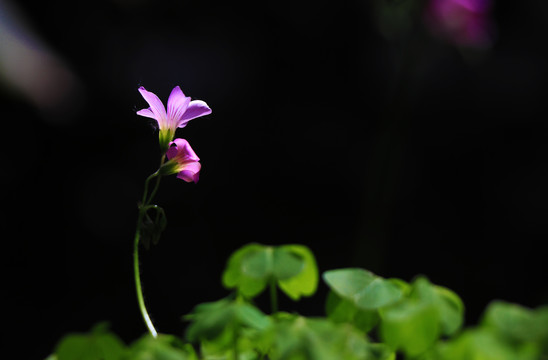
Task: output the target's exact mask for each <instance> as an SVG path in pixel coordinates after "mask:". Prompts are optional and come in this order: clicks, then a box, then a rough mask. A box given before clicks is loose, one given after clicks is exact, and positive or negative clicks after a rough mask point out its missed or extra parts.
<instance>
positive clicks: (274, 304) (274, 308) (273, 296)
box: [270, 278, 278, 314]
mask: <svg viewBox="0 0 548 360" xmlns="http://www.w3.org/2000/svg"><path fill="white" fill-rule="evenodd" d="M270 311H271V313H272V314H275V313H277V312H278V292H277V289H276V280H275V279H274V278H271V279H270Z"/></svg>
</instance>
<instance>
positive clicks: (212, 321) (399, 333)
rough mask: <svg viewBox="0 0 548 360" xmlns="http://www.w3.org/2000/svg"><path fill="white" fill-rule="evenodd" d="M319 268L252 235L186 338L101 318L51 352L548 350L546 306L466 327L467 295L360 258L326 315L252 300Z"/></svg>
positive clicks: (348, 359) (456, 357)
mask: <svg viewBox="0 0 548 360" xmlns="http://www.w3.org/2000/svg"><path fill="white" fill-rule="evenodd" d="M318 278H319V276H318V268H317V265H316V261H315V259H314V256H313V255H312V253H311V251H310V250H309V249H308V248H307V247H304V246H301V245H283V246H277V247H273V246H265V245H260V244H249V245H246V246H244V247H242V248H240V249H238V250H237V251H235V252H234V253H233V255H232V256H231V257H230V259H229V261H228V262H227V267H226V269H225V271H224V273H223V278H222V282H223V285H224V286H225V287H227V288H231V289H235V290H236V291H235V292H234V293H233V294H232V295H230V296H228V297H227V298H224V299H221V300H218V301H214V302H208V303H203V304H199V305H197V306H196V307H195V308H194V309H193V311H192V312H191V313H190V314H189V315H186V316H185V317H184V319H185V320H186V321H188V322H189V324H188V326H187V329H186V333H185V339H184V341H183V339H179V338H177V337H175V336H170V335H163V334H161V335H159V336H158V337H156V338H153V337H151V336H148V335H147V336H143V337H142V338H140V339H138V340H136V341H135V342H133V343H132V344H131V345H130V346H126V345H125V344H124V343H123V342H122V341H121V340H120V339H119V338H118V337H117V336H116V335H114V334H113V333H111V332H109V331H108V328H107V327H106V325H104V324H99V325H97V326H95V327H94V328H93V329H92V330H91V331H90V332H89V333H88V334H69V335H67V336H65V337H64V338H62V339H61V341H60V342H59V343H58V344H57V346H56V350H55V353H54V354H52V355H51V356H50V357H48V359H47V360H202V359H203V360H220V359H225V360H261V359H262V360H339V359H340V360H395V359H396V354H399V355H398V358H400V357H401V358H403V359H416V360H542V359H548V306H544V307H540V308H537V309H529V308H525V307H522V306H520V305H517V304H510V303H506V302H502V301H494V302H492V303H491V304H490V305H489V306H488V308H487V309H486V311H485V313H484V315H483V317H482V320H481V323H480V324H479V325H478V326H476V327H473V328H468V329H465V330H464V331H463V330H462V326H463V318H464V305H463V303H462V300H461V299H460V298H459V296H458V295H457V294H455V293H454V292H453V291H451V290H449V289H447V288H445V287H442V286H439V285H435V284H432V283H431V282H430V281H429V280H428V279H427V278H426V277H424V276H419V277H417V278H415V279H414V280H413V281H412V282H411V283H407V282H406V281H404V280H401V279H384V278H382V277H380V276H378V275H375V274H373V273H371V272H369V271H367V270H364V269H358V268H347V269H337V270H330V271H327V272H325V273H324V274H323V276H322V278H323V280H324V281H325V283H326V285H327V286H328V288H329V292H328V295H327V299H326V303H325V310H326V317H314V318H310V317H304V316H301V315H298V314H289V313H285V312H278V311H273V313H272V314H270V315H266V314H265V313H263V312H262V311H261V310H259V309H258V308H257V307H256V306H255V305H253V303H252V302H251V301H252V299H253V297H255V296H257V295H258V294H260V293H261V292H262V291H263V290H265V288H266V287H267V286H268V285H270V286H271V288H270V290H271V291H272V289H274V290H275V288H274V286H278V287H279V288H280V289H281V290H282V291H283V292H284V293H285V294H287V295H288V296H289V297H290V298H291V299H293V300H299V299H300V297H301V296H310V295H312V294H313V293H314V292H315V291H316V289H317V286H318ZM271 295H273V294H272V293H271ZM271 300H272V301H275V300H276V299H275V296H274V297H271ZM371 338H375V339H380V340H381V341H382V342H380V343H374V342H371V340H370V339H371ZM195 348H196V349H197V350H198V351H197V352H196V351H195Z"/></svg>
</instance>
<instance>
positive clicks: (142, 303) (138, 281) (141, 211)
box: [133, 155, 165, 337]
mask: <svg viewBox="0 0 548 360" xmlns="http://www.w3.org/2000/svg"><path fill="white" fill-rule="evenodd" d="M164 161H165V155H163V156H162V159H161V160H160V167H162V165H163V164H164ZM159 172H160V169H158V171H156V172H155V173H154V174H152V175H150V176H149V177H147V179H146V180H145V188H144V191H143V199H142V201H141V204H140V205H139V217H138V219H137V229H136V231H135V241H134V243H133V272H134V274H133V275H134V277H135V290H136V291H137V302H138V304H139V310H141V315H142V316H143V320H144V321H145V324H146V326H147V328H148V332H149V333H150V335H152V336H153V337H157V336H158V333H157V332H156V329H155V328H154V325H153V324H152V320H150V316H149V315H148V312H147V308H146V306H145V298H144V296H143V289H142V287H141V272H140V270H139V241H140V240H141V224H142V222H143V217H144V216H145V214H146V212H147V210H148V209H150V208H152V207H155V205H149V203H150V201H151V200H152V199H153V198H154V195H155V194H156V191H157V190H158V186H159V185H160V178H161V176H158V175H159ZM155 177H157V180H156V185H155V186H154V189H153V190H152V192H151V194H150V196H147V195H148V183H149V182H150V180H152V179H153V178H155Z"/></svg>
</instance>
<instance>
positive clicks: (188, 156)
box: [166, 138, 200, 163]
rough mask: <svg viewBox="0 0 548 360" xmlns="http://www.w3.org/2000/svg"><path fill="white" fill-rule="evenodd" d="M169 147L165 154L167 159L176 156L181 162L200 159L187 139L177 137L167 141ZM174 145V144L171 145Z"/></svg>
mask: <svg viewBox="0 0 548 360" xmlns="http://www.w3.org/2000/svg"><path fill="white" fill-rule="evenodd" d="M169 145H170V148H169V149H168V150H167V153H166V156H167V158H168V159H170V160H171V159H173V158H176V159H177V162H179V163H182V162H185V161H200V158H199V157H198V155H196V153H195V152H194V150H192V147H190V144H189V142H188V141H187V140H185V139H181V138H177V139H175V140H173V141H172V142H170V143H169ZM172 145H175V146H172Z"/></svg>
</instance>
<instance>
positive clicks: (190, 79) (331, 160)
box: [0, 0, 548, 359]
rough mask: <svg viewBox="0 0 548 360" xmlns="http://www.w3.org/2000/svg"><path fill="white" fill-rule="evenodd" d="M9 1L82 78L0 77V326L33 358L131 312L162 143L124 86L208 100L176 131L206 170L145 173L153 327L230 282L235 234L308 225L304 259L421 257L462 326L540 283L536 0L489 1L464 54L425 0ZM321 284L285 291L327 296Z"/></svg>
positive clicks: (265, 237) (546, 135)
mask: <svg viewBox="0 0 548 360" xmlns="http://www.w3.org/2000/svg"><path fill="white" fill-rule="evenodd" d="M18 6H19V10H20V11H21V12H22V13H23V14H24V15H25V16H26V18H27V20H28V23H29V24H30V25H31V28H32V29H33V30H34V31H35V32H36V34H38V36H40V38H41V39H42V40H44V42H45V43H47V44H48V45H49V46H50V47H51V48H52V49H53V50H54V51H55V52H56V53H57V54H58V55H59V56H61V57H62V58H63V59H64V60H65V61H66V63H67V64H68V65H69V66H70V68H71V69H72V71H73V72H74V73H75V74H76V76H77V78H78V79H79V84H80V87H79V92H78V93H77V95H78V96H75V100H74V102H73V105H74V106H73V107H72V108H71V111H70V112H67V111H63V112H59V113H56V112H55V111H51V109H50V110H48V111H44V110H41V109H39V108H37V107H35V106H32V104H31V103H29V102H28V101H27V100H25V98H24V96H18V95H17V93H14V92H13V91H11V90H10V89H9V87H7V86H3V87H2V92H0V96H1V97H0V102H1V105H2V115H1V117H2V130H1V134H2V141H1V143H2V148H1V149H0V150H1V153H2V155H1V156H2V177H1V186H2V193H1V194H2V195H1V196H2V198H1V203H2V208H3V209H2V211H3V213H4V215H3V216H2V234H3V235H2V246H3V249H2V265H3V266H2V267H3V276H2V279H3V281H2V282H3V284H2V298H3V299H4V300H5V299H6V298H7V304H8V305H4V307H3V311H4V312H7V319H6V318H5V317H4V315H2V318H4V320H3V322H4V323H3V325H2V327H3V328H4V330H7V332H8V333H7V335H8V338H9V339H10V344H11V346H13V347H21V346H25V348H24V349H25V350H24V351H25V352H26V351H28V353H29V357H28V358H29V359H30V358H37V359H40V358H44V357H46V356H47V355H48V354H49V353H50V352H51V351H52V350H53V348H54V345H55V343H56V342H57V341H58V339H59V338H60V337H61V336H62V335H63V334H65V333H67V332H71V331H87V330H88V329H89V328H90V327H91V326H92V325H93V324H95V323H97V322H99V321H102V320H107V321H109V322H110V324H111V327H112V329H113V330H114V331H115V332H117V333H118V334H119V335H120V337H121V338H122V339H123V340H124V341H126V342H131V341H133V340H135V339H136V338H137V337H139V336H140V335H142V334H144V333H145V331H146V329H145V327H144V325H143V323H142V320H141V318H140V314H139V312H138V308H137V301H136V298H135V291H134V283H133V273H132V246H133V244H132V242H133V235H134V229H135V220H136V215H137V208H136V205H137V201H138V200H139V199H140V197H141V194H142V190H143V188H142V187H143V183H144V179H145V178H146V177H147V176H148V175H149V174H150V173H152V172H154V171H155V170H156V167H157V163H158V161H159V151H158V148H157V133H156V132H155V130H154V128H153V127H152V126H151V123H150V121H148V119H146V118H143V117H139V116H137V115H136V114H135V111H136V110H139V109H141V108H144V107H147V105H146V102H145V101H144V100H143V99H142V98H141V96H140V95H139V93H138V91H137V88H138V87H139V86H140V85H143V86H145V87H146V88H147V89H148V90H149V91H152V92H155V93H156V94H157V95H158V96H159V97H160V98H161V99H162V100H163V101H166V100H167V97H168V95H169V93H170V91H171V89H172V88H173V87H174V86H176V85H180V86H181V88H182V89H183V91H184V92H185V94H186V95H188V96H192V97H193V98H194V99H202V100H205V101H206V102H207V103H208V104H209V105H210V106H211V108H212V109H213V113H212V114H211V115H209V116H207V117H204V118H199V119H196V120H193V121H191V122H190V124H189V125H188V126H187V127H186V128H185V129H183V130H180V132H178V136H180V137H184V138H186V139H188V140H189V141H190V143H191V144H192V146H193V148H194V150H195V151H196V152H197V153H198V155H199V156H200V158H201V163H202V172H201V179H200V182H199V183H198V184H197V185H194V184H186V183H184V182H183V181H181V180H178V179H176V178H175V177H174V176H172V177H170V178H166V179H164V180H163V181H162V185H161V187H160V191H159V193H158V197H157V202H156V203H157V204H159V205H161V206H163V207H164V208H165V210H166V213H167V217H168V228H167V230H166V232H165V234H164V236H163V237H162V240H161V241H160V243H159V245H158V246H156V247H155V248H153V249H152V250H151V251H148V252H145V251H143V252H142V254H141V256H142V259H141V263H142V273H143V283H144V290H145V297H146V301H147V304H148V309H149V311H150V313H151V314H152V317H153V320H154V322H155V324H156V327H157V328H158V330H159V331H160V332H165V333H173V334H182V332H183V330H184V323H183V322H182V321H181V320H180V317H181V316H182V315H184V314H186V313H188V312H190V310H191V309H192V307H193V306H194V305H195V304H197V303H199V302H205V301H213V300H217V299H219V298H221V297H223V296H225V295H226V294H228V291H227V290H225V289H223V288H222V286H221V283H220V276H221V273H222V270H223V268H224V264H225V261H226V259H227V258H228V256H229V255H230V254H231V253H232V252H233V251H234V250H236V249H237V248H238V247H240V246H242V245H244V244H246V243H249V242H260V243H263V244H286V243H301V244H305V245H307V246H309V247H310V248H311V249H312V251H313V252H314V253H315V254H316V257H317V261H318V264H319V268H320V271H325V270H328V269H333V268H338V267H350V266H357V267H363V268H366V269H369V270H372V271H374V272H375V273H377V274H379V275H381V276H384V277H399V278H402V279H404V280H407V281H410V280H412V279H413V277H414V276H416V275H417V274H424V275H426V276H428V277H429V278H430V280H431V281H432V282H434V283H436V284H439V285H443V286H446V287H449V288H450V289H453V290H454V291H456V292H457V293H458V294H459V295H461V297H462V298H463V300H464V302H465V304H466V306H467V313H466V320H467V324H469V325H473V324H476V323H477V322H478V320H479V319H480V315H481V312H482V311H483V309H484V308H485V306H486V305H487V304H488V303H489V302H490V301H491V300H492V299H503V300H507V301H512V302H518V303H520V304H523V305H526V306H530V307H536V306H538V305H541V304H544V303H548V288H547V280H548V279H547V278H548V274H547V271H548V265H547V263H546V261H545V259H546V250H544V248H543V247H542V245H544V243H545V242H546V239H547V235H548V229H547V227H546V220H547V216H548V141H547V140H548V127H547V126H546V119H547V117H546V114H547V111H546V101H545V97H544V96H543V92H544V91H546V87H547V84H548V78H547V71H546V67H547V60H548V58H547V57H546V55H545V48H546V40H545V39H546V34H547V31H546V27H547V26H548V25H547V24H548V12H547V8H546V5H544V4H543V2H542V1H540V0H539V1H522V2H502V1H500V2H497V4H496V6H495V8H494V11H493V13H492V16H493V19H494V22H495V24H496V29H497V30H496V41H495V43H494V45H493V47H492V48H491V49H490V50H487V51H481V52H478V51H473V52H470V51H468V52H467V51H460V50H459V49H457V48H456V47H454V46H452V45H451V44H448V43H446V42H443V41H440V40H439V39H437V38H435V37H432V36H430V35H429V33H428V32H426V31H425V29H424V28H423V27H422V25H421V22H420V19H419V20H417V23H416V24H415V26H413V27H411V28H410V30H409V31H406V32H405V35H401V36H396V37H395V38H390V39H389V38H386V37H385V36H383V35H382V34H381V33H380V32H379V30H378V20H379V18H378V14H376V13H375V10H374V7H373V6H372V3H371V2H369V1H347V2H337V3H334V2H332V1H331V2H329V1H324V0H318V1H315V2H313V3H312V4H306V3H304V2H295V1H276V2H274V1H266V2H254V3H252V4H249V3H239V2H213V1H167V0H162V1H151V0H141V1H124V0H118V1H106V2H77V1H72V2H66V1H48V2H38V3H37V2H34V1H33V2H30V1H19V2H18ZM325 294H326V288H325V285H324V284H323V283H321V284H320V288H319V291H318V294H317V296H316V297H313V298H311V299H304V300H302V301H301V302H299V303H297V304H293V303H290V302H289V301H286V300H284V299H282V304H281V307H282V309H284V310H288V311H298V312H300V313H302V314H305V315H322V314H323V303H324V297H325ZM263 300H264V299H262V298H260V299H259V304H260V305H261V306H263V305H264V303H265V302H264V301H263ZM263 308H264V310H266V307H264V306H263ZM12 338H13V341H11V339H12ZM29 342H30V343H32V344H33V345H30V346H29V345H28V344H29ZM23 344H27V345H23Z"/></svg>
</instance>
